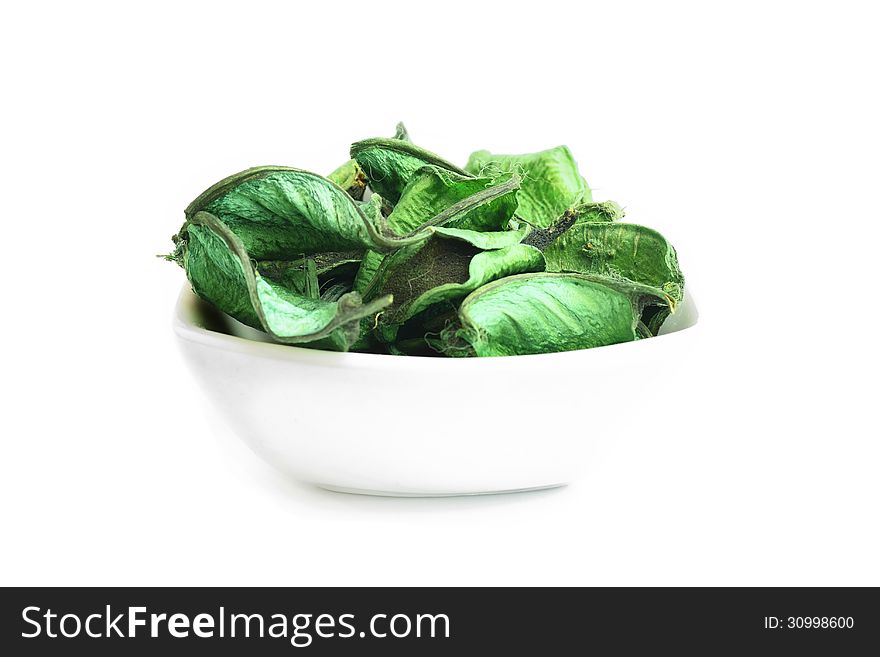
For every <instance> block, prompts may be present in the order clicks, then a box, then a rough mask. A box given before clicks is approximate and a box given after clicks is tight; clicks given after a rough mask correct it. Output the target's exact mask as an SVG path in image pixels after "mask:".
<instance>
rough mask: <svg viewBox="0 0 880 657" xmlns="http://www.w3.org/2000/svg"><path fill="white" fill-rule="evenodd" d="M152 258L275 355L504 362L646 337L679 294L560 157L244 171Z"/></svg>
mask: <svg viewBox="0 0 880 657" xmlns="http://www.w3.org/2000/svg"><path fill="white" fill-rule="evenodd" d="M184 215H185V221H184V224H183V227H182V228H181V229H180V231H179V232H178V234H177V235H175V236H174V242H175V248H174V251H173V252H172V253H171V254H169V255H168V256H166V258H167V259H169V260H173V261H175V262H177V263H178V264H179V265H180V266H182V267H183V268H184V269H185V270H186V275H187V277H188V279H189V281H190V284H191V286H192V288H193V290H194V291H195V293H196V294H197V295H199V296H200V297H202V298H203V299H205V300H206V301H208V302H210V303H212V304H213V305H214V306H215V307H217V308H218V309H219V310H221V311H223V312H225V313H227V314H228V315H230V316H231V317H234V318H235V319H237V320H238V321H240V322H243V323H244V324H247V325H249V326H251V327H253V328H256V329H259V330H262V331H264V332H266V333H267V334H269V335H270V336H271V337H272V338H274V339H275V340H276V341H278V342H283V343H289V344H296V345H301V346H306V347H310V348H317V349H328V350H336V351H348V350H354V351H365V352H373V353H386V354H396V355H404V354H407V355H410V354H412V355H415V354H418V355H433V356H444V355H445V356H456V357H460V356H503V355H518V354H537V353H548V352H555V351H566V350H572V349H586V348H590V347H597V346H602V345H608V344H614V343H618V342H627V341H631V340H637V339H641V338H645V337H650V336H652V335H656V333H657V332H658V330H659V328H660V326H661V325H662V324H663V322H664V321H665V319H666V318H667V316H668V315H669V314H670V313H672V312H675V310H676V308H677V306H678V305H679V304H680V303H681V301H682V298H683V294H684V278H683V276H682V274H681V271H680V269H679V266H678V258H677V255H676V252H675V249H674V248H673V247H672V246H671V245H670V244H669V242H668V241H667V240H666V239H665V238H664V237H663V236H662V235H660V234H659V233H657V232H656V231H654V230H652V229H650V228H646V227H644V226H639V225H636V224H631V223H622V222H620V221H619V220H620V219H621V218H622V217H623V210H622V209H621V207H620V206H619V205H617V204H616V203H614V202H613V201H603V202H594V201H593V200H592V194H591V192H590V188H589V187H588V186H587V183H586V182H585V181H584V179H583V177H582V176H581V174H580V172H579V171H578V168H577V165H576V163H575V161H574V158H573V157H572V155H571V153H570V152H569V150H568V149H567V148H566V147H564V146H560V147H557V148H552V149H549V150H546V151H541V152H539V153H533V154H525V155H493V154H490V153H489V152H487V151H477V152H475V153H473V154H472V155H471V157H470V159H469V161H468V163H467V165H466V166H465V167H464V168H459V167H457V166H456V165H454V164H452V163H450V162H447V161H446V160H444V159H442V158H441V157H440V156H438V155H435V154H434V153H432V152H430V151H427V150H424V149H422V148H420V147H419V146H416V145H415V144H413V143H412V142H411V140H410V137H409V134H408V132H407V131H406V128H404V127H403V124H398V126H397V129H396V131H395V135H394V137H393V138H375V139H367V140H364V141H360V142H357V143H355V144H353V145H352V147H351V159H350V160H348V161H346V162H345V163H344V164H343V165H342V166H340V167H339V168H338V169H336V170H335V171H334V172H333V173H331V174H330V175H328V176H327V177H323V176H320V175H317V174H314V173H310V172H308V171H303V170H301V169H294V168H290V167H257V168H254V169H248V170H246V171H242V172H241V173H238V174H235V175H233V176H230V177H229V178H226V179H224V180H221V181H220V182H218V183H217V184H215V185H213V186H212V187H210V188H209V189H208V190H206V191H205V192H204V193H202V194H201V195H199V197H198V198H196V200H195V201H193V202H192V203H191V204H190V205H189V207H187V209H186V211H185V213H184Z"/></svg>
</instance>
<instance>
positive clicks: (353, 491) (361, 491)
mask: <svg viewBox="0 0 880 657" xmlns="http://www.w3.org/2000/svg"><path fill="white" fill-rule="evenodd" d="M314 485H315V486H317V487H318V488H323V489H324V490H329V491H332V492H334V493H348V494H349V495H373V496H375V497H467V496H472V495H506V494H508V493H530V492H532V491H537V490H549V489H551V488H560V487H562V486H567V485H568V484H566V483H565V482H560V483H558V484H546V485H544V486H531V487H528V488H509V489H504V490H476V491H452V492H448V493H427V492H424V493H423V492H418V491H389V490H371V489H367V488H347V487H345V486H334V485H333V484H320V483H316V484H314Z"/></svg>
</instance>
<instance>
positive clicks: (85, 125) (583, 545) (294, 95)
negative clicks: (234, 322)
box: [0, 0, 880, 585]
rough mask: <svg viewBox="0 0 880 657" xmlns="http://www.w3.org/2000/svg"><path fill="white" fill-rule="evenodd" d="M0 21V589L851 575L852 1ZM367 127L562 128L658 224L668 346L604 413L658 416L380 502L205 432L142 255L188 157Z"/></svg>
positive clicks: (778, 579)
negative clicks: (552, 454)
mask: <svg viewBox="0 0 880 657" xmlns="http://www.w3.org/2000/svg"><path fill="white" fill-rule="evenodd" d="M575 7H577V8H575ZM2 13H3V15H2V19H0V55H2V57H0V62H2V64H0V66H2V68H3V76H2V96H3V100H2V103H0V113H2V123H0V131H2V143H0V158H2V179H3V201H2V204H0V212H2V237H3V243H2V257H0V266H2V281H3V304H2V308H3V321H2V331H3V336H2V338H3V339H2V344H3V357H2V366H0V367H2V372H3V375H2V376H3V384H4V392H3V411H2V456H0V505H2V511H0V513H2V516H0V518H2V534H3V536H2V540H0V557H2V558H0V583H2V584H7V585H9V584H31V585H36V584H96V585H97V584H115V585H137V584H140V585H153V584H187V585H189V584H214V585H221V584H253V585H270V584H277V585H300V584H302V585H305V584H315V585H329V584H412V585H427V584H477V585H482V584H617V585H620V584H675V585H684V584H734V585H738V584H767V585H777V584H795V585H806V584H839V585H857V584H873V585H878V584H880V565H878V563H880V560H878V558H877V555H878V554H880V532H878V500H880V495H878V494H880V484H878V470H880V468H878V466H880V463H878V458H880V448H878V444H877V438H878V430H877V422H876V419H875V418H876V413H877V366H878V358H877V356H878V353H877V351H878V350H877V346H876V345H877V337H876V336H877V332H878V328H880V327H878V324H877V320H878V311H877V309H878V305H880V304H878V300H877V285H878V276H877V253H878V247H880V241H878V240H880V234H878V228H877V226H878V220H880V210H878V208H880V204H878V202H877V188H878V187H877V186H878V173H880V167H878V152H880V150H878V148H880V139H878V116H880V105H878V100H877V89H878V85H877V65H878V61H880V48H878V45H877V35H876V26H877V24H878V22H877V18H878V17H877V15H876V14H875V13H874V11H873V10H872V9H871V4H870V3H848V2H833V3H832V2H829V3H803V2H798V3H782V2H766V1H765V2H758V3H747V2H739V3H729V4H728V6H727V8H726V9H723V8H719V7H718V6H717V5H716V4H715V3H645V4H641V3H638V4H636V3H607V2H606V3H599V4H597V5H595V6H590V5H588V4H586V3H571V2H564V3H563V2H551V1H549V0H542V1H541V2H538V3H536V2H526V3H515V2H511V1H509V0H508V1H507V2H503V3H498V4H494V3H488V2H486V3H483V2H474V1H470V2H462V3H457V2H451V1H446V2H443V3H382V2H370V3H368V2H356V3H346V2H339V1H338V0H337V1H336V2H329V3H294V2H287V3H281V2H279V3H265V2H248V3H242V2H238V3H234V4H221V3H205V4H197V3H182V2H171V3H159V2H154V3H144V4H143V5H141V8H140V9H137V8H133V7H132V6H131V5H128V4H125V3H107V4H105V5H99V4H95V3H87V2H86V3H58V4H44V3H15V4H13V5H7V6H6V7H5V8H4V9H3V10H2ZM400 119H403V120H404V121H406V123H407V126H408V127H409V129H410V131H411V133H412V135H413V137H414V139H415V140H416V142H417V143H419V144H420V145H422V146H424V147H426V148H429V149H431V150H434V151H437V152H439V153H441V154H442V155H444V156H445V157H447V158H449V159H451V160H453V161H456V162H459V163H462V162H464V161H465V159H466V157H467V155H468V154H469V152H470V151H471V150H475V149H478V148H488V149H490V150H494V151H498V152H527V151H532V150H538V149H542V148H546V147H550V146H554V145H556V144H560V143H565V144H568V145H569V146H570V147H571V149H572V151H573V152H574V154H575V156H576V157H577V158H578V160H579V163H580V165H581V170H582V172H583V173H584V175H585V176H586V178H587V180H588V181H589V182H590V184H591V186H592V187H593V188H594V189H595V196H596V198H598V199H600V200H601V199H605V198H613V199H615V200H618V201H619V202H621V203H622V204H624V205H625V206H626V208H627V212H628V218H629V219H630V220H632V221H635V222H640V223H646V224H648V225H651V226H653V227H655V228H658V229H660V230H661V231H663V232H664V233H665V234H666V235H667V236H668V237H669V238H670V239H671V240H672V241H673V243H674V244H675V245H676V246H677V248H678V251H679V254H680V257H681V263H682V267H683V269H684V271H685V274H686V276H687V278H688V282H689V284H690V285H691V288H692V289H693V290H694V292H695V293H696V294H697V298H698V301H699V302H700V310H701V328H702V329H703V336H702V337H703V340H702V342H701V346H700V349H701V350H702V352H701V356H700V358H699V359H697V361H695V362H694V363H690V364H689V365H688V367H687V369H686V370H684V371H676V372H670V373H669V387H668V389H667V390H665V391H659V392H658V404H659V405H662V406H663V408H665V409H667V412H666V414H665V416H664V417H662V418H657V414H656V413H655V412H654V411H653V409H639V408H634V409H633V411H632V412H633V416H632V418H629V419H628V420H629V421H631V422H632V423H633V426H634V427H644V426H650V423H651V422H655V423H656V422H658V421H659V422H660V423H661V424H662V426H663V427H665V429H664V430H660V431H659V433H651V432H648V431H634V432H633V437H632V439H631V440H630V441H628V442H627V443H625V444H619V445H609V446H607V447H606V449H605V450H604V452H603V456H602V458H601V459H600V460H598V461H597V462H596V463H592V464H590V465H589V468H588V470H589V471H588V474H587V476H586V477H585V478H584V479H582V480H580V481H578V482H576V483H575V484H573V485H571V486H569V487H568V488H565V489H561V490H556V491H550V492H544V493H535V494H522V495H513V496H511V495H507V496H497V497H487V498H475V499H442V500H436V499H435V500H406V499H404V500H395V499H382V498H361V497H356V496H348V495H341V494H332V493H328V492H323V491H319V490H315V489H311V488H308V487H305V486H302V485H300V484H297V483H296V482H292V481H289V480H285V479H284V478H283V477H282V476H281V475H278V474H276V473H275V472H274V471H273V470H271V469H270V468H269V467H268V466H265V465H263V464H262V463H261V462H260V461H258V460H257V458H256V457H255V456H253V455H252V454H251V453H250V452H249V451H248V450H247V449H246V448H245V447H244V446H243V444H241V443H240V442H238V440H237V438H235V437H234V436H232V435H231V434H230V433H228V430H227V429H226V428H225V427H224V426H223V425H222V423H221V422H220V421H219V420H217V419H215V417H214V414H213V412H212V411H211V409H210V408H209V407H208V406H207V404H206V403H205V401H204V399H203V397H202V396H201V393H200V391H199V389H198V388H197V387H196V385H195V384H194V382H193V380H192V379H191V378H190V376H189V373H188V371H187V370H186V369H185V368H184V364H183V362H182V360H181V358H180V356H179V354H178V352H177V349H176V346H175V342H174V339H173V334H172V332H171V328H170V321H171V312H172V307H173V304H174V301H175V298H176V296H177V294H178V292H179V290H180V287H181V285H182V283H183V280H184V277H183V273H182V272H181V271H180V270H179V269H177V268H176V267H174V266H173V265H171V264H169V263H165V262H162V261H159V260H157V259H155V258H154V257H153V256H154V254H157V253H163V252H166V251H167V250H169V248H170V241H169V237H170V235H171V234H172V233H174V232H175V231H176V230H177V228H178V227H179V225H180V223H181V220H182V214H183V208H184V207H185V206H186V205H187V203H188V202H189V201H190V200H192V198H193V197H195V196H196V195H197V194H198V193H199V192H201V191H202V190H203V189H204V188H205V187H207V186H208V185H210V184H211V183H213V182H214V181H216V180H217V179H219V178H221V177H223V176H225V175H227V174H229V173H232V172H235V171H238V170H241V169H243V168H246V167H248V166H252V165H258V164H289V165H293V166H298V167H302V168H306V169H310V170H314V171H318V172H328V171H330V170H332V169H333V168H335V167H336V166H337V165H338V164H340V163H341V162H342V161H344V160H345V159H346V158H347V148H348V145H349V143H350V142H352V141H355V140H358V139H361V138H365V137H370V136H381V135H387V134H389V133H390V132H391V131H392V130H393V126H394V123H395V122H396V121H398V120H400ZM584 394H586V393H584ZM621 394H626V391H621ZM670 427H671V428H670Z"/></svg>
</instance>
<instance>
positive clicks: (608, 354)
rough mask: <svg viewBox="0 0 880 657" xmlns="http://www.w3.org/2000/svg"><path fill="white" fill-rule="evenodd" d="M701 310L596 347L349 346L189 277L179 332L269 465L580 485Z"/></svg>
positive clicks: (511, 485)
mask: <svg viewBox="0 0 880 657" xmlns="http://www.w3.org/2000/svg"><path fill="white" fill-rule="evenodd" d="M696 320H697V314H696V309H695V306H694V304H693V300H692V299H691V298H690V296H688V297H687V298H686V299H685V302H684V303H683V304H682V305H681V307H680V308H679V311H678V312H677V313H676V314H675V315H673V316H672V317H671V318H670V319H669V320H668V321H667V324H666V325H665V326H664V327H663V331H662V333H666V335H661V336H660V337H657V338H652V339H649V340H639V341H637V342H630V343H625V344H618V345H612V346H608V347H600V348H597V349H587V350H583V351H569V352H564V353H556V354H541V355H534V356H509V357H496V358H462V359H446V358H428V357H404V356H383V355H374V354H358V353H346V354H340V353H334V352H328V351H318V350H313V349H303V348H300V347H292V346H288V345H281V344H274V343H271V342H268V341H267V339H266V336H265V335H264V334H262V333H259V332H258V331H254V330H253V329H250V328H248V327H246V326H244V325H242V324H240V323H238V322H236V321H235V320H233V319H231V318H229V317H227V316H226V315H222V314H221V313H218V312H217V311H216V310H214V309H212V308H211V307H210V306H208V305H207V304H205V303H204V302H202V301H201V300H199V299H198V298H197V297H196V296H195V295H194V294H193V293H192V292H191V291H190V289H189V288H188V287H186V288H184V290H183V292H182V293H181V295H180V299H179V301H178V305H177V311H176V316H175V321H174V329H175V332H176V333H177V336H178V338H179V341H180V345H181V347H182V349H183V353H184V355H185V357H186V360H187V361H188V362H189V365H190V367H191V368H192V370H193V372H194V374H195V375H196V377H197V378H198V380H199V381H200V383H201V385H202V386H203V388H204V389H205V391H206V392H207V394H208V396H209V397H210V398H211V399H212V401H213V402H214V405H215V408H216V411H217V412H218V413H219V414H220V415H222V416H223V417H224V418H225V419H226V420H227V421H228V422H229V423H230V424H231V425H232V427H233V429H234V430H235V431H236V432H237V433H238V435H239V436H240V437H241V438H242V439H243V440H245V441H246V442H247V443H248V445H250V447H251V448H252V449H253V450H254V451H255V452H256V453H257V454H259V455H260V456H261V457H262V458H263V459H265V460H266V461H268V462H269V463H270V464H272V465H274V466H276V467H278V468H280V469H282V470H284V471H285V472H287V473H289V474H291V475H292V476H294V477H296V478H298V479H300V480H303V481H306V482H311V483H314V484H316V485H318V486H322V487H325V488H330V489H333V490H341V491H346V492H357V493H372V494H379V495H409V496H433V495H468V494H478V493H500V492H508V491H520V490H531V489H539V488H549V487H553V486H560V485H563V484H565V483H567V482H569V481H570V480H571V479H572V478H573V477H574V476H575V475H576V473H577V471H578V470H579V469H580V467H581V466H583V465H584V460H585V459H586V458H588V456H587V454H588V453H589V446H590V444H591V443H592V441H594V440H596V439H597V438H599V437H601V438H602V439H613V437H614V435H615V434H619V432H620V431H625V430H627V429H626V427H630V428H631V429H630V430H638V428H639V427H640V426H644V424H645V422H646V421H647V419H648V418H647V417H645V418H640V417H639V413H643V414H649V413H651V412H652V411H651V410H650V409H652V408H656V407H657V406H658V401H657V399H658V390H659V391H661V395H662V380H661V378H662V374H663V372H664V371H669V370H668V368H670V367H675V366H676V364H677V363H678V362H680V359H681V358H682V357H683V355H684V353H685V351H687V350H689V349H690V345H691V344H692V342H693V337H695V334H694V331H695V329H693V328H690V327H693V326H694V325H695V324H696ZM685 328H688V329H689V330H687V331H681V332H678V331H680V330H681V329H685ZM658 386H661V387H660V388H659V389H658ZM660 411H662V408H661V409H660Z"/></svg>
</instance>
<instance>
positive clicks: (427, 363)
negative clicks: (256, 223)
mask: <svg viewBox="0 0 880 657" xmlns="http://www.w3.org/2000/svg"><path fill="white" fill-rule="evenodd" d="M203 303H207V302H205V301H203V300H201V299H200V298H199V297H198V296H197V295H196V294H195V293H194V292H193V291H192V288H191V287H190V286H189V285H188V284H184V285H183V289H182V290H181V292H180V294H179V295H178V298H177V302H176V304H175V308H174V316H173V321H172V327H173V329H174V332H175V333H176V334H177V337H178V338H180V339H181V340H185V341H187V342H194V343H198V344H201V345H205V346H208V347H213V348H216V349H222V350H226V351H235V352H241V353H247V354H249V355H251V356H259V357H263V358H271V359H273V360H292V361H297V362H301V363H302V362H306V363H314V364H317V365H326V366H333V365H338V366H340V367H346V368H350V367H352V366H364V367H372V366H379V365H381V366H382V367H385V366H390V367H400V368H404V369H410V368H412V367H418V368H420V369H423V368H425V367H439V368H449V367H456V368H461V367H486V366H487V365H486V363H492V364H493V366H498V365H499V364H501V363H504V364H505V365H510V364H513V363H529V364H535V365H536V364H538V363H539V362H540V363H545V364H547V365H551V364H553V363H554V362H555V363H560V362H562V361H565V362H566V363H570V362H571V361H572V360H576V359H577V360H579V359H583V358H599V354H606V355H611V352H613V353H614V354H616V353H617V351H618V350H620V349H628V350H633V349H640V348H641V349H643V348H645V345H649V344H656V342H657V341H658V339H659V340H660V341H661V343H663V344H669V342H670V341H680V340H681V339H682V338H683V336H682V335H681V334H689V335H690V334H692V333H693V331H694V329H695V328H696V327H697V326H698V324H699V313H698V311H697V306H696V304H695V302H694V300H693V297H692V295H691V294H690V293H689V292H686V295H685V300H684V301H683V302H682V305H685V304H687V305H688V307H689V311H690V312H691V313H692V315H693V320H692V321H691V323H689V324H688V325H686V326H683V327H681V328H679V329H677V330H675V331H673V332H670V333H665V334H663V335H659V336H655V337H653V338H650V339H646V340H635V341H632V342H620V343H617V344H610V345H604V346H602V347H592V348H590V349H575V350H572V351H558V352H553V353H549V354H522V355H517V356H492V357H489V358H431V357H428V356H391V355H388V354H369V353H359V352H352V351H349V352H336V351H326V350H322V349H308V348H306V347H298V346H296V345H289V344H282V343H279V342H261V341H259V340H251V339H249V338H245V337H241V336H238V335H231V334H229V333H221V332H219V331H214V330H212V329H208V328H205V327H203V326H199V325H198V324H197V322H196V321H195V318H194V316H195V313H196V312H197V307H198V305H199V304H203ZM230 319H231V318H230ZM233 321H234V320H233ZM615 357H616V356H615ZM450 363H455V365H450Z"/></svg>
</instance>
